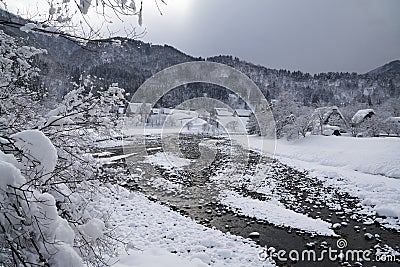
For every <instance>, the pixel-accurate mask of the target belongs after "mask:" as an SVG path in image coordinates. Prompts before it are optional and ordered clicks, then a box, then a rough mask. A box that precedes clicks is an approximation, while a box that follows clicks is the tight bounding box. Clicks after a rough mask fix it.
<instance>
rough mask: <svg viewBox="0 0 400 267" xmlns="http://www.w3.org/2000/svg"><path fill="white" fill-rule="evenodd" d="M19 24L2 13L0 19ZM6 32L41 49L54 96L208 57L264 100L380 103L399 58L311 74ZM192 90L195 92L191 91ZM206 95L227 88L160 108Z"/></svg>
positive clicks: (161, 49)
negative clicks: (367, 68)
mask: <svg viewBox="0 0 400 267" xmlns="http://www.w3.org/2000/svg"><path fill="white" fill-rule="evenodd" d="M4 18H5V19H7V20H10V19H11V20H13V21H18V22H20V23H24V21H23V20H21V19H20V18H17V17H15V16H13V15H10V14H8V13H5V12H1V13H0V19H4ZM0 29H2V30H3V31H5V32H6V33H8V34H10V35H13V36H19V37H21V38H23V41H22V42H23V43H25V44H28V45H32V46H36V47H40V48H45V49H46V50H47V51H48V53H47V54H45V55H41V56H39V57H38V58H37V59H36V60H35V62H34V64H35V65H36V66H38V67H39V68H40V69H41V70H42V72H41V80H40V82H41V83H42V84H41V86H42V87H43V86H44V87H46V88H48V89H49V90H50V94H51V95H53V96H55V97H57V98H60V97H61V96H62V95H64V94H65V93H66V92H67V91H68V90H70V88H71V82H79V78H80V76H81V75H82V74H83V75H88V74H90V75H92V76H96V77H98V78H100V80H98V81H97V83H98V85H99V86H103V87H104V86H108V85H110V84H111V83H115V82H117V83H118V84H119V86H121V87H122V88H125V89H126V90H127V91H128V92H130V93H134V92H135V91H136V90H137V88H138V87H139V86H140V85H141V84H142V83H143V82H144V81H145V80H146V79H147V78H149V77H150V76H151V75H153V74H155V73H156V72H158V71H160V70H162V69H164V68H166V67H169V66H172V65H175V64H178V63H182V62H187V61H194V60H209V61H215V62H219V63H224V64H227V65H230V66H232V67H234V68H236V69H238V70H240V71H242V72H243V73H245V74H246V75H248V76H249V77H250V78H251V79H252V80H253V81H254V82H255V83H256V84H257V85H258V87H259V88H260V89H261V90H262V92H263V93H264V95H265V96H266V97H267V98H268V99H274V98H277V97H279V95H281V94H283V93H290V94H291V95H294V96H295V97H296V98H297V99H298V100H299V101H301V102H302V103H303V104H304V105H307V106H311V105H316V104H321V103H326V104H332V105H338V106H340V105H343V104H348V103H354V102H365V103H367V102H370V103H372V104H375V103H382V102H384V101H385V100H386V99H388V98H391V97H398V96H400V61H399V60H396V61H393V62H391V63H388V64H386V65H384V66H382V67H379V68H377V69H375V70H373V71H371V72H368V73H366V74H357V73H342V72H340V73H338V72H328V73H319V74H315V75H311V74H309V73H303V72H300V71H294V72H293V71H288V70H276V69H269V68H266V67H264V66H259V65H255V64H252V63H249V62H245V61H242V60H240V59H238V58H236V57H232V56H215V57H210V58H207V59H204V58H194V57H192V56H190V55H186V54H184V53H182V52H181V51H179V50H177V49H175V48H173V47H171V46H169V45H163V46H160V45H152V44H149V43H144V42H142V41H139V40H131V39H126V38H114V39H110V40H98V41H91V42H88V43H87V45H86V46H80V45H78V44H77V43H75V42H72V41H70V40H68V39H65V38H63V37H56V38H54V36H47V35H43V34H36V33H25V32H22V31H20V30H19V29H18V28H15V27H9V26H4V25H0ZM193 88H195V89H196V90H191V89H193ZM204 93H207V95H208V96H210V97H213V98H217V99H220V100H223V101H228V96H229V92H228V91H227V90H215V86H212V85H203V84H202V85H199V84H192V85H189V86H187V87H185V88H178V89H177V90H174V91H172V92H171V93H170V94H169V95H167V96H165V97H164V98H163V99H162V104H163V105H164V106H174V105H176V104H178V103H180V102H182V101H185V100H187V99H189V98H191V97H196V96H203V95H204Z"/></svg>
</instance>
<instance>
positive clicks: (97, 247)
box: [0, 32, 124, 266]
mask: <svg viewBox="0 0 400 267" xmlns="http://www.w3.org/2000/svg"><path fill="white" fill-rule="evenodd" d="M0 38H1V39H0V40H1V43H2V45H1V52H2V53H1V55H0V64H1V67H2V69H3V70H4V71H3V72H1V74H0V81H1V86H2V88H1V94H2V95H1V98H0V107H1V110H0V173H1V174H2V175H1V177H0V245H1V246H2V247H4V248H5V250H4V251H3V252H4V253H2V255H1V257H2V258H1V261H2V262H8V263H10V264H13V265H15V266H36V265H41V266H83V264H84V263H87V264H90V265H106V264H107V263H106V262H105V259H104V258H103V256H104V251H106V252H107V253H105V254H107V255H110V254H112V253H113V251H112V242H111V241H112V239H111V238H109V237H110V229H108V228H107V227H106V224H105V221H106V219H107V216H108V214H104V213H102V212H100V211H98V210H96V209H95V204H94V203H93V202H92V198H93V195H94V194H95V192H96V188H97V187H98V186H99V185H100V183H101V182H102V180H103V179H104V177H106V176H107V172H108V170H107V169H106V168H104V167H103V166H101V165H100V164H99V163H98V162H97V161H95V160H94V159H93V158H92V157H91V155H90V154H89V152H90V150H91V148H93V147H94V146H95V141H96V140H97V139H99V138H106V137H107V136H110V134H111V133H110V129H113V128H115V124H116V123H118V120H117V117H118V116H117V114H116V112H115V109H116V108H117V107H119V106H120V105H121V104H123V103H124V95H123V92H124V90H123V89H120V88H118V87H117V86H116V85H114V86H111V87H109V88H107V89H96V88H94V87H93V86H92V84H91V82H90V79H82V84H80V85H76V89H75V90H73V91H71V92H70V93H68V94H67V95H66V96H65V97H64V100H63V101H62V103H61V104H59V105H58V106H57V107H56V108H55V109H53V110H51V111H49V112H47V115H45V116H42V114H45V113H46V112H45V108H44V107H43V105H41V102H40V99H37V98H36V93H37V92H35V91H33V90H31V89H29V86H28V82H29V79H30V78H32V77H34V75H35V74H36V73H37V71H38V70H36V69H34V68H32V67H31V65H30V62H29V61H30V59H31V57H32V56H34V55H36V54H37V53H40V52H43V51H40V50H37V49H35V48H33V47H23V46H19V45H18V44H17V42H18V40H16V39H14V38H12V37H10V36H8V35H6V34H4V33H3V32H0ZM7 255H8V256H7Z"/></svg>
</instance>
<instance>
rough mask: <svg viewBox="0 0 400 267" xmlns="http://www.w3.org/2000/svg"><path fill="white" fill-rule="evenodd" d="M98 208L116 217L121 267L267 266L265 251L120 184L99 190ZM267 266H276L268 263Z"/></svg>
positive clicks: (119, 266) (118, 261) (116, 260)
mask: <svg viewBox="0 0 400 267" xmlns="http://www.w3.org/2000/svg"><path fill="white" fill-rule="evenodd" d="M99 190H100V193H99V194H98V195H97V198H96V201H95V203H96V209H99V211H101V212H108V213H110V212H111V214H110V221H109V222H108V223H110V224H112V226H114V227H115V233H116V236H117V238H119V239H122V240H123V242H125V243H126V244H127V245H126V246H122V245H121V249H120V252H121V253H122V255H121V256H120V257H119V258H118V259H112V260H111V262H116V264H115V265H113V266H116V267H126V266H135V267H152V266H157V267H159V266H163V267H164V266H165V267H170V266H171V267H177V266H185V267H206V266H209V265H211V266H238V267H239V266H243V267H248V266H261V262H260V261H259V259H258V253H259V252H260V250H261V248H260V247H259V246H258V245H256V243H255V242H254V241H251V240H250V239H244V238H242V237H238V236H234V235H231V234H229V233H228V234H225V233H222V232H221V231H219V230H214V229H210V228H207V227H204V226H202V225H200V224H198V223H196V222H195V221H193V220H191V219H190V218H187V217H183V216H182V215H180V214H179V213H177V212H174V211H172V210H171V209H169V208H168V207H165V206H162V205H159V204H157V203H154V202H152V201H150V200H148V199H147V198H146V197H145V196H144V195H143V194H142V193H139V192H129V191H128V190H126V189H124V188H122V187H120V186H115V185H109V186H108V187H102V188H99ZM263 266H274V265H273V264H271V263H269V262H264V265H263Z"/></svg>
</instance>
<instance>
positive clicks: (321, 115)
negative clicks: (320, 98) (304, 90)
mask: <svg viewBox="0 0 400 267" xmlns="http://www.w3.org/2000/svg"><path fill="white" fill-rule="evenodd" d="M333 113H335V114H339V116H340V118H341V119H342V120H343V121H344V122H345V123H346V124H347V122H346V119H345V118H344V116H343V114H342V113H341V112H340V110H339V108H338V107H337V106H330V107H320V108H316V109H315V110H314V113H313V116H312V117H313V121H314V123H317V124H318V123H319V122H320V121H321V120H322V121H323V122H324V123H327V122H328V120H329V117H330V116H331V115H332V114H333Z"/></svg>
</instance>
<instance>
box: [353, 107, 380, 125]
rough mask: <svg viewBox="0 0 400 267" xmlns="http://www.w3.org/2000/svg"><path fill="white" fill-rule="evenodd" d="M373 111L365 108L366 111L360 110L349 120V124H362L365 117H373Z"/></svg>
mask: <svg viewBox="0 0 400 267" xmlns="http://www.w3.org/2000/svg"><path fill="white" fill-rule="evenodd" d="M374 114H375V111H374V110H373V109H372V108H367V109H360V110H359V111H357V112H356V114H354V116H353V118H352V119H351V122H352V123H354V124H358V123H360V122H362V121H363V120H364V119H365V117H367V116H371V115H374Z"/></svg>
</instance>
